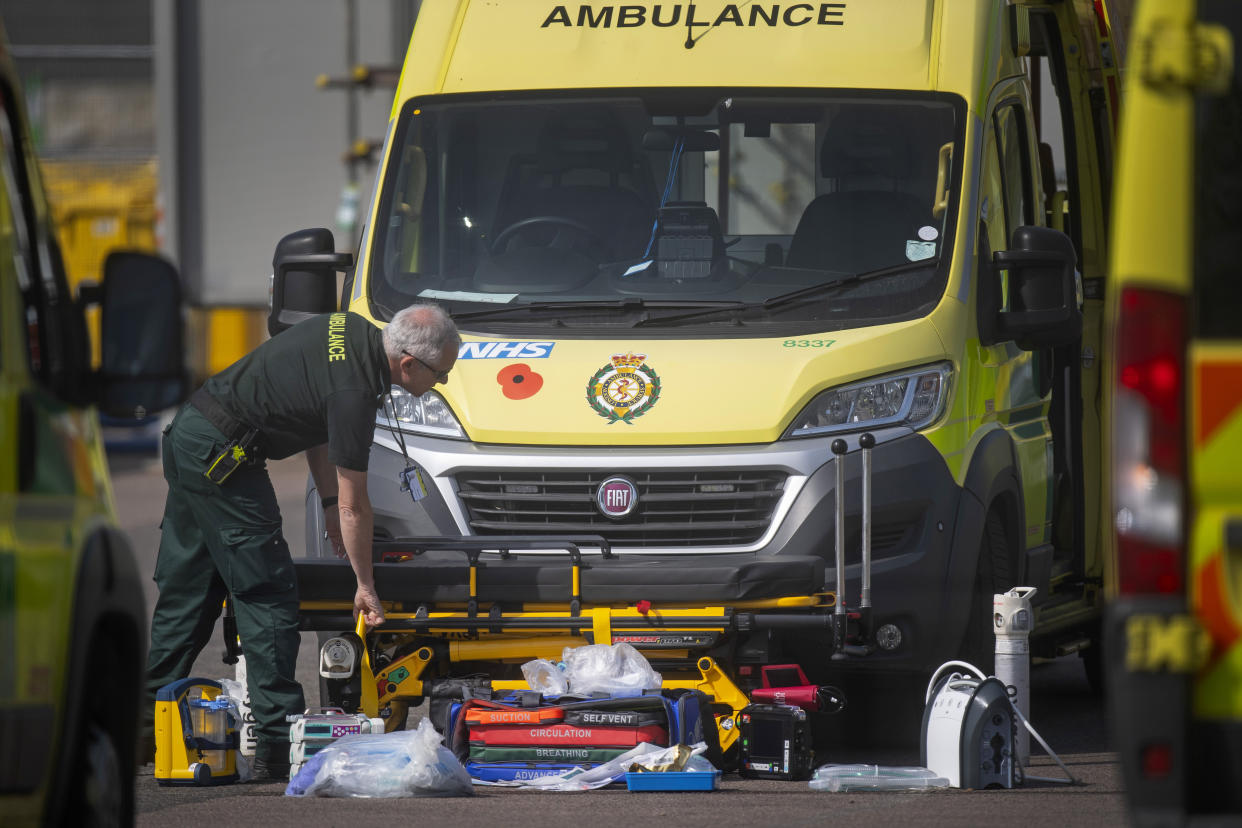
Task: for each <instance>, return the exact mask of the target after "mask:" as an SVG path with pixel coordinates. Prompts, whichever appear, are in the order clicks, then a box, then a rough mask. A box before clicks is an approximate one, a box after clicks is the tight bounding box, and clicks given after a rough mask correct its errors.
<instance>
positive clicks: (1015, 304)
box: [992, 226, 1082, 351]
mask: <svg viewBox="0 0 1242 828" xmlns="http://www.w3.org/2000/svg"><path fill="white" fill-rule="evenodd" d="M1076 261H1077V257H1076V256H1075V255H1074V243H1073V242H1072V241H1070V238H1069V236H1067V235H1065V234H1064V233H1062V232H1060V231H1059V230H1051V229H1049V228H1047V227H1030V226H1023V227H1019V228H1017V229H1016V230H1014V231H1013V237H1012V239H1011V240H1010V247H1009V250H1002V251H999V252H997V253H994V254H993V255H992V263H993V266H994V268H995V269H996V270H997V271H1001V270H1005V271H1008V272H1009V290H1008V296H1009V302H1008V304H1009V309H1008V310H1004V311H1001V312H1000V314H999V315H998V318H997V327H998V329H999V333H1000V340H1001V341H1003V340H1007V339H1012V340H1014V341H1015V342H1016V343H1017V344H1018V347H1019V348H1022V349H1023V350H1025V351H1034V350H1038V349H1040V348H1051V347H1055V346H1057V345H1067V344H1069V343H1071V342H1073V341H1075V340H1076V339H1078V338H1079V337H1080V336H1082V291H1081V288H1080V284H1081V283H1080V282H1079V279H1078V274H1077V271H1076V267H1075V263H1076ZM997 278H999V273H997Z"/></svg>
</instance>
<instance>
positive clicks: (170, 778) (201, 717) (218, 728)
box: [155, 678, 238, 785]
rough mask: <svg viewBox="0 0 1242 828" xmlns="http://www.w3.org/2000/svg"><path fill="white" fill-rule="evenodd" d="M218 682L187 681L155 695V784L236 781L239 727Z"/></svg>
mask: <svg viewBox="0 0 1242 828" xmlns="http://www.w3.org/2000/svg"><path fill="white" fill-rule="evenodd" d="M222 692H223V691H222V688H221V687H220V684H219V682H215V681H212V680H211V679H202V678H187V679H181V680H180V681H174V682H173V683H172V684H168V685H165V686H164V687H162V688H160V690H159V692H158V693H156V695H155V781H156V782H158V783H160V784H161V785H227V784H229V783H230V782H236V781H237V779H238V776H237V747H238V736H237V725H236V721H235V720H234V719H233V717H231V716H230V715H229V711H230V708H231V705H232V702H230V701H229V700H227V699H226V698H223V697H222V696H221V693H222Z"/></svg>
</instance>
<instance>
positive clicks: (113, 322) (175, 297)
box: [95, 252, 189, 418]
mask: <svg viewBox="0 0 1242 828" xmlns="http://www.w3.org/2000/svg"><path fill="white" fill-rule="evenodd" d="M95 292H96V293H97V295H98V297H99V300H100V304H101V306H102V309H101V312H100V340H101V341H100V351H101V365H100V369H99V408H100V410H101V411H103V413H105V414H109V415H112V416H116V417H137V418H141V417H145V416H146V415H148V414H151V413H154V412H156V411H161V410H163V409H165V408H170V407H172V406H174V405H177V404H178V403H180V402H182V401H183V400H184V399H185V398H186V396H187V395H188V391H189V378H188V376H187V374H186V370H185V364H184V361H183V360H184V356H185V342H184V332H185V326H184V323H183V322H182V319H181V281H180V279H179V278H178V276H177V270H176V268H174V267H173V266H172V265H171V264H169V262H168V261H167V260H165V259H162V258H160V257H159V256H153V255H150V254H147V253H133V252H114V253H110V254H108V258H107V259H105V260H104V279H103V284H102V285H101V286H100V287H98V288H97V289H96V291H95Z"/></svg>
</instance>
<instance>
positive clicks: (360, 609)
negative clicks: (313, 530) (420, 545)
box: [336, 466, 384, 627]
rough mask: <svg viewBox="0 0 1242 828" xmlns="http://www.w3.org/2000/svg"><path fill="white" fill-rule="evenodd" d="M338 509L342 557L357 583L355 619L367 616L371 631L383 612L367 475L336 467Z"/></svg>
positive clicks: (381, 617) (373, 520) (381, 620)
mask: <svg viewBox="0 0 1242 828" xmlns="http://www.w3.org/2000/svg"><path fill="white" fill-rule="evenodd" d="M336 482H337V491H338V495H337V496H338V497H339V498H340V500H339V501H338V508H339V509H340V516H341V538H342V540H343V541H344V544H345V554H346V555H347V556H348V557H349V563H350V566H352V567H353V570H354V577H355V578H356V579H357V580H358V590H357V592H355V594H354V617H355V618H356V617H357V616H358V614H359V613H362V614H363V615H365V616H366V619H367V625H368V626H371V627H375V626H378V625H380V624H382V623H384V608H383V607H381V606H380V602H379V595H377V594H376V592H375V570H374V567H373V566H372V565H371V538H372V536H373V533H374V528H375V515H374V513H373V512H372V511H371V499H370V497H368V496H367V473H366V472H364V471H355V470H354V469H346V468H342V467H341V466H337V467H336Z"/></svg>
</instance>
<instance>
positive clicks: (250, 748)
mask: <svg viewBox="0 0 1242 828" xmlns="http://www.w3.org/2000/svg"><path fill="white" fill-rule="evenodd" d="M233 675H234V677H235V679H236V680H237V681H238V682H240V683H241V686H242V694H243V696H244V697H243V698H242V699H241V700H240V701H239V702H238V703H237V715H238V716H240V717H241V721H240V722H238V723H237V739H238V751H237V752H238V753H240V754H241V755H242V756H245V757H246V758H247V759H251V758H254V752H255V748H257V747H258V745H259V737H258V734H257V733H256V732H255V720H254V713H253V712H251V710H250V685H249V684H247V683H246V656H245V655H241V654H239V655H238V656H237V665H236V666H235V667H234V668H233Z"/></svg>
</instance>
